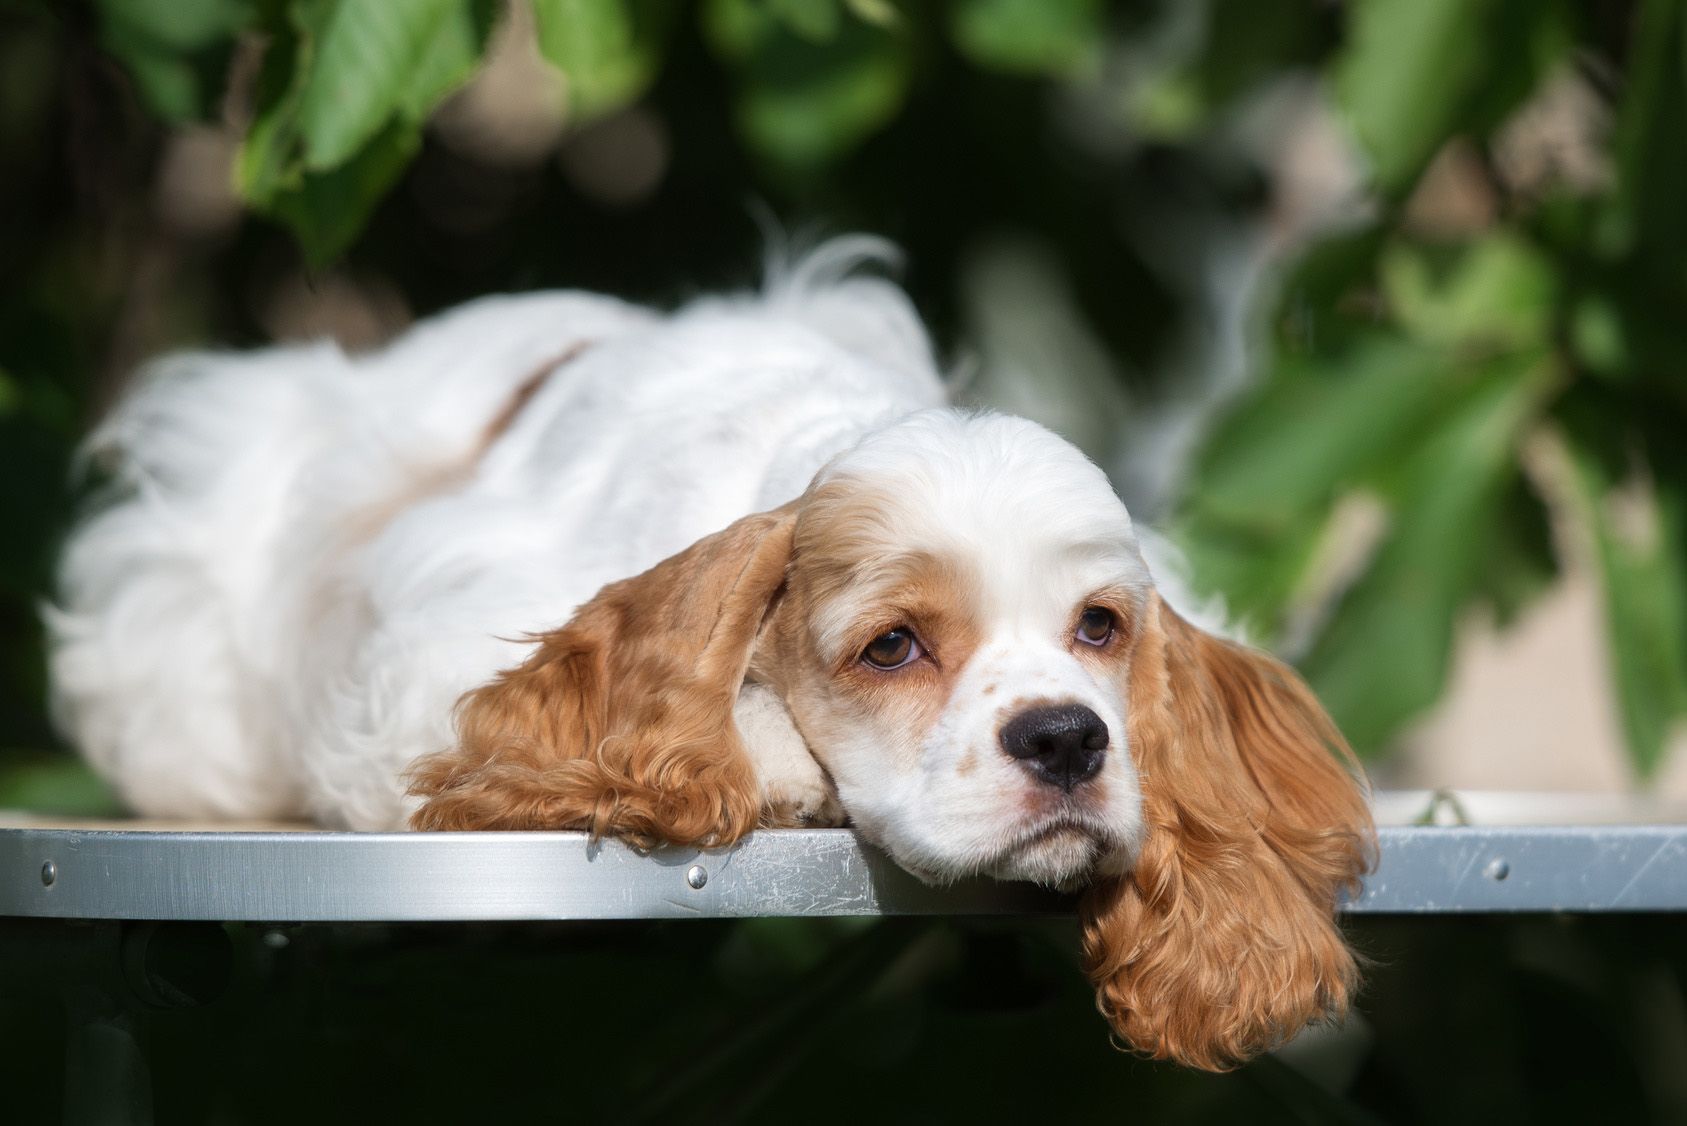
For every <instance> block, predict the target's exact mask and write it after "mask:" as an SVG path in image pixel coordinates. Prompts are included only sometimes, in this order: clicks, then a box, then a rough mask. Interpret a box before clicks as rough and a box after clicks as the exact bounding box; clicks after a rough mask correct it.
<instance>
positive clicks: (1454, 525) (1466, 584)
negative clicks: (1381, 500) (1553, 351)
mask: <svg viewBox="0 0 1687 1126" xmlns="http://www.w3.org/2000/svg"><path fill="white" fill-rule="evenodd" d="M1551 379H1552V376H1551V368H1550V366H1549V364H1548V362H1547V361H1546V360H1545V359H1544V358H1543V356H1542V355H1541V354H1539V353H1524V354H1519V355H1516V356H1512V357H1508V358H1507V359H1505V360H1504V361H1503V362H1494V363H1489V364H1486V365H1484V368H1483V370H1482V371H1481V372H1480V373H1479V375H1478V376H1477V378H1475V379H1474V380H1473V381H1471V382H1470V384H1469V385H1468V388H1467V389H1466V390H1465V391H1464V393H1463V394H1461V395H1460V396H1459V397H1458V398H1457V400H1456V401H1455V402H1453V403H1451V404H1449V405H1448V407H1447V409H1446V411H1445V412H1444V413H1442V414H1441V415H1440V416H1439V417H1438V418H1437V419H1436V423H1435V425H1434V427H1433V428H1432V429H1431V430H1429V431H1428V432H1427V434H1426V437H1425V439H1424V440H1423V441H1422V442H1421V444H1419V445H1418V446H1417V448H1416V449H1414V450H1412V451H1411V452H1410V453H1409V454H1408V455H1407V456H1406V457H1405V458H1404V459H1403V460H1402V461H1401V463H1400V464H1399V465H1398V467H1397V468H1396V470H1395V472H1394V473H1393V474H1392V482H1391V484H1392V493H1391V495H1390V496H1389V497H1388V500H1389V502H1390V513H1389V530H1388V534H1387V536H1386V537H1385V538H1384V540H1383V542H1382V544H1381V546H1380V547H1379V548H1378V550H1377V553H1376V555H1375V557H1374V558H1373V560H1372V561H1371V564H1370V566H1369V568H1368V569H1367V570H1366V572H1365V573H1364V575H1363V576H1362V577H1361V578H1360V579H1359V580H1358V582H1357V583H1356V584H1355V585H1354V586H1353V588H1352V589H1351V590H1350V591H1349V592H1348V593H1347V595H1346V597H1345V598H1344V599H1343V600H1342V602H1341V604H1340V606H1339V607H1338V608H1337V611H1336V614H1335V616H1334V618H1333V619H1332V620H1331V622H1330V623H1329V626H1328V627H1327V628H1326V629H1325V630H1324V631H1323V633H1322V634H1321V636H1320V637H1319V639H1318V641H1317V644H1316V645H1315V646H1314V648H1313V650H1312V652H1311V653H1310V654H1309V655H1308V656H1307V658H1306V660H1305V661H1304V662H1303V668H1304V670H1305V672H1306V674H1307V677H1308V679H1309V680H1310V681H1311V682H1312V684H1313V686H1314V688H1316V689H1317V691H1318V694H1319V698H1320V699H1322V700H1323V701H1324V703H1325V705H1326V706H1327V707H1328V708H1329V709H1330V712H1331V714H1332V715H1333V716H1335V718H1336V720H1337V722H1338V723H1339V724H1340V725H1341V727H1342V730H1343V731H1344V732H1346V733H1347V736H1348V738H1349V739H1350V740H1351V741H1352V743H1353V745H1354V747H1355V748H1356V749H1357V750H1359V751H1360V752H1361V753H1372V752H1375V751H1377V750H1380V749H1381V748H1382V747H1383V746H1385V745H1386V743H1387V740H1388V737H1389V736H1390V735H1392V734H1393V732H1394V731H1395V730H1396V729H1397V728H1398V727H1399V726H1400V725H1401V724H1403V723H1404V722H1406V721H1407V720H1409V719H1411V718H1412V717H1414V716H1416V715H1418V714H1419V713H1420V712H1422V711H1423V710H1424V709H1425V708H1427V707H1428V706H1429V705H1430V704H1431V703H1433V702H1434V700H1435V699H1436V697H1437V696H1439V695H1440V692H1441V688H1442V685H1443V683H1444V682H1445V679H1446V674H1447V663H1448V658H1449V654H1450V651H1451V648H1452V641H1453V628H1454V625H1455V623H1456V621H1457V618H1458V614H1459V611H1460V609H1461V608H1462V607H1463V606H1464V605H1465V603H1466V602H1467V601H1468V599H1469V598H1470V596H1471V594H1472V592H1473V589H1474V587H1475V584H1476V582H1477V578H1478V576H1479V574H1480V562H1481V552H1482V550H1483V548H1484V546H1485V545H1486V544H1487V543H1488V542H1489V540H1490V535H1489V530H1490V529H1491V528H1492V526H1493V524H1494V522H1495V521H1496V520H1497V519H1499V518H1500V514H1499V506H1500V504H1501V502H1502V501H1503V500H1504V499H1505V498H1506V496H1507V493H1508V491H1509V489H1510V488H1511V487H1512V486H1513V483H1514V482H1515V480H1516V476H1517V472H1518V470H1517V466H1516V460H1515V459H1516V452H1517V445H1518V443H1519V442H1520V441H1521V439H1522V436H1523V434H1524V433H1525V431H1526V430H1527V428H1528V426H1529V425H1530V424H1531V423H1532V421H1533V420H1534V418H1535V413H1536V410H1537V409H1538V407H1539V405H1540V402H1541V399H1542V396H1543V395H1544V393H1545V391H1546V390H1547V389H1548V388H1549V387H1550V386H1551Z"/></svg>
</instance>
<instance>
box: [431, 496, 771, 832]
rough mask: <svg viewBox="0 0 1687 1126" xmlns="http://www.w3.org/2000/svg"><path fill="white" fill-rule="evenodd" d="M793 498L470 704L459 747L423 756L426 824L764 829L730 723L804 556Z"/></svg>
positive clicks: (579, 626)
mask: <svg viewBox="0 0 1687 1126" xmlns="http://www.w3.org/2000/svg"><path fill="white" fill-rule="evenodd" d="M794 507H795V506H794V505H787V506H785V507H784V508H781V509H776V510H775V511H773V512H765V513H759V514H757V515H754V516H747V517H745V518H744V519H742V520H739V521H738V522H737V523H735V524H733V525H731V526H730V527H728V528H727V529H725V530H724V531H721V532H717V533H715V534H714V535H711V536H708V537H707V538H705V539H702V540H699V541H698V542H697V543H696V544H693V545H692V546H691V547H689V548H687V549H686V550H684V551H682V552H680V553H679V554H678V555H675V556H673V557H671V558H669V559H666V560H664V561H663V562H661V563H659V564H657V565H656V566H655V567H653V568H651V569H650V570H648V571H646V572H645V573H644V574H642V575H639V576H637V577H636V578H631V579H627V580H624V581H622V582H618V583H612V584H610V585H609V586H606V587H604V588H603V590H602V591H601V592H599V593H598V595H597V597H595V598H593V599H592V600H591V601H590V602H588V603H587V604H586V605H585V606H583V607H582V608H581V609H580V610H579V611H578V612H577V613H576V614H575V615H574V618H573V619H572V620H571V621H569V623H568V624H567V625H565V626H563V627H562V628H561V629H558V630H554V631H552V632H550V633H547V634H543V635H541V636H540V637H539V647H538V649H537V650H535V651H534V653H533V655H532V656H531V657H529V658H528V659H527V661H526V662H525V663H523V664H522V665H521V666H520V667H518V668H515V669H511V670H509V671H507V672H505V673H502V674H501V675H499V677H498V678H497V679H496V680H494V681H492V682H491V683H490V684H486V685H483V686H482V687H480V688H477V689H475V690H474V691H472V692H470V693H468V694H467V695H465V696H464V697H463V699H462V700H461V701H460V702H459V703H458V705H457V739H458V744H457V746H456V748H454V749H452V750H450V751H445V752H443V753H440V754H436V755H432V756H430V757H428V758H425V759H423V760H421V761H420V762H419V763H418V764H417V765H416V766H415V767H414V768H413V769H412V771H411V787H410V792H411V793H412V794H414V795H418V796H420V797H422V798H424V799H426V800H425V802H424V804H423V805H422V807H421V808H420V809H419V810H418V811H417V812H416V813H415V815H414V816H412V817H411V819H410V823H411V825H412V827H414V828H417V829H589V830H591V831H592V832H593V833H594V834H596V835H613V836H617V837H622V838H625V839H628V840H631V841H634V842H635V843H638V844H641V845H645V846H647V847H648V846H652V845H655V844H657V843H662V842H666V843H671V844H694V845H725V844H729V843H731V842H732V841H735V840H737V839H738V838H739V837H741V836H743V835H744V834H745V833H747V832H749V831H750V830H751V829H753V828H754V827H755V825H756V821H757V818H758V816H759V814H760V805H761V799H760V793H759V790H758V788H757V785H756V778H755V771H754V768H753V767H752V765H751V763H750V760H749V758H748V757H747V755H746V753H745V750H744V745H743V742H742V740H741V738H740V736H739V734H738V730H737V728H736V727H735V726H734V724H733V721H732V707H733V702H734V701H735V700H736V699H737V696H738V689H739V685H740V684H741V683H742V681H743V679H744V670H745V666H746V665H747V664H748V662H749V659H750V650H751V647H752V645H753V644H754V641H755V636H756V631H757V629H758V627H759V626H760V625H761V623H762V620H763V618H764V617H765V615H766V613H767V611H768V609H769V607H770V606H771V604H772V602H773V600H774V598H775V596H776V594H777V592H778V590H779V588H780V585H781V583H782V582H783V581H784V574H785V567H786V564H787V563H788V562H789V560H790V557H791V531H792V525H793V524H794Z"/></svg>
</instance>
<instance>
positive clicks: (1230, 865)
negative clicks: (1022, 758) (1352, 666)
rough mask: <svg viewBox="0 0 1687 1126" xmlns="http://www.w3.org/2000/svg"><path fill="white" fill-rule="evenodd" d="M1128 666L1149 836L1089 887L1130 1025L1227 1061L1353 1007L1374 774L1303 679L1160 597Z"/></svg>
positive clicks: (1088, 929)
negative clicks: (1350, 943)
mask: <svg viewBox="0 0 1687 1126" xmlns="http://www.w3.org/2000/svg"><path fill="white" fill-rule="evenodd" d="M1141 627H1142V628H1141V630H1140V636H1139V638H1138V639H1137V640H1138V643H1137V644H1136V645H1135V646H1134V652H1133V654H1132V656H1131V659H1130V662H1129V669H1128V672H1125V673H1124V674H1123V675H1124V676H1125V677H1126V687H1127V689H1128V697H1129V707H1130V744H1131V747H1132V749H1133V751H1134V753H1135V755H1136V761H1137V768H1138V771H1139V773H1140V777H1141V784H1142V794H1143V810H1144V815H1145V818H1146V821H1147V825H1148V836H1147V839H1146V841H1145V843H1144V845H1143V848H1142V852H1141V855H1140V856H1139V858H1138V860H1137V863H1136V866H1135V868H1134V869H1133V870H1132V872H1131V873H1130V874H1129V875H1128V876H1125V877H1122V878H1119V879H1114V880H1109V881H1105V882H1103V883H1101V884H1099V885H1097V886H1096V887H1095V888H1093V889H1092V890H1091V891H1090V892H1089V893H1088V894H1087V895H1086V896H1085V898H1084V900H1083V903H1082V906H1081V915H1082V919H1083V926H1084V961H1085V965H1086V968H1087V970H1088V972H1089V975H1090V978H1091V980H1092V981H1093V982H1094V983H1095V985H1096V989H1097V993H1098V1004H1099V1005H1100V1007H1101V1011H1102V1012H1103V1014H1105V1015H1106V1016H1107V1018H1108V1019H1109V1020H1110V1021H1111V1022H1112V1024H1113V1027H1114V1029H1115V1030H1116V1031H1117V1032H1118V1034H1119V1035H1120V1036H1121V1037H1122V1038H1123V1039H1124V1040H1125V1041H1126V1042H1128V1043H1129V1044H1130V1045H1131V1046H1132V1047H1134V1048H1136V1049H1137V1050H1138V1051H1140V1052H1142V1053H1143V1054H1145V1055H1148V1056H1152V1057H1154V1058H1156V1059H1175V1060H1178V1061H1180V1062H1182V1063H1185V1064H1188V1065H1191V1066H1194V1067H1202V1068H1208V1069H1212V1070H1222V1069H1225V1068H1228V1067H1231V1066H1234V1065H1235V1064H1237V1063H1239V1062H1241V1061H1242V1060H1245V1059H1247V1058H1249V1057H1250V1056H1253V1055H1255V1054H1256V1053H1258V1052H1261V1051H1265V1050H1268V1049H1270V1048H1272V1047H1275V1046H1276V1045H1278V1044H1280V1043H1282V1042H1283V1041H1284V1040H1286V1039H1287V1038H1288V1037H1290V1036H1292V1035H1294V1033H1296V1032H1297V1031H1299V1030H1300V1028H1301V1027H1303V1026H1304V1025H1306V1024H1308V1023H1311V1022H1314V1021H1317V1020H1320V1019H1324V1018H1328V1017H1333V1016H1336V1015H1339V1014H1340V1013H1341V1012H1343V1011H1344V1010H1345V1009H1346V1007H1347V1004H1348V1001H1349V999H1350V997H1351V995H1352V992H1353V989H1354V987H1355V983H1356V978H1357V969H1356V965H1355V961H1354V957H1353V954H1352V952H1351V951H1350V950H1349V949H1348V947H1347V944H1346V942H1345V941H1344V940H1343V938H1342V935H1341V931H1340V930H1339V928H1338V927H1337V925H1336V921H1335V909H1336V903H1337V899H1338V897H1339V895H1340V894H1341V893H1342V892H1343V891H1344V890H1347V891H1350V890H1353V889H1355V888H1357V886H1358V881H1359V878H1360V876H1361V875H1362V874H1363V873H1364V872H1365V871H1366V870H1367V869H1368V868H1369V866H1370V864H1371V863H1372V859H1373V856H1374V850H1375V829H1374V827H1373V826H1372V823H1371V816H1370V811H1369V808H1368V806H1367V803H1366V790H1365V785H1364V782H1363V780H1362V775H1360V773H1359V771H1358V767H1357V764H1356V763H1355V762H1354V760H1353V757H1352V752H1351V751H1350V750H1348V747H1347V744H1346V742H1345V740H1343V739H1342V737H1341V734H1340V732H1338V731H1337V730H1336V729H1335V727H1334V725H1333V724H1332V723H1331V722H1330V719H1329V717H1328V716H1327V715H1325V714H1324V711H1323V709H1322V708H1320V707H1319V705H1318V702H1317V700H1316V699H1315V698H1314V697H1313V696H1312V693H1311V692H1310V691H1309V690H1308V689H1307V687H1306V685H1305V684H1303V683H1302V682H1301V680H1300V678H1299V677H1298V676H1296V675H1295V673H1294V672H1293V671H1292V670H1291V669H1289V668H1288V667H1287V666H1285V665H1283V664H1281V663H1280V662H1278V661H1276V660H1275V659H1274V658H1272V657H1270V656H1269V655H1267V654H1265V653H1261V652H1258V651H1256V650H1252V649H1248V648H1245V647H1243V646H1240V645H1236V644H1233V643H1231V642H1227V641H1223V640H1221V639H1219V638H1216V637H1213V636H1211V635H1209V634H1206V633H1204V632H1202V631H1200V630H1198V629H1196V628H1194V627H1193V626H1190V625H1189V624H1188V623H1186V622H1184V621H1183V620H1182V619H1181V618H1179V617H1177V615H1176V614H1174V613H1173V612H1172V611H1171V610H1170V609H1169V608H1168V607H1166V606H1165V605H1164V604H1163V603H1162V602H1161V601H1160V600H1159V599H1158V597H1156V598H1154V599H1153V600H1152V601H1151V602H1150V604H1149V606H1148V607H1147V608H1146V609H1145V613H1144V617H1143V621H1142V623H1141Z"/></svg>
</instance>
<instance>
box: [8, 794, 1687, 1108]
mask: <svg viewBox="0 0 1687 1126" xmlns="http://www.w3.org/2000/svg"><path fill="white" fill-rule="evenodd" d="M1377 816H1378V821H1379V823H1380V824H1381V826H1382V827H1381V829H1380V837H1381V842H1380V843H1381V859H1380V864H1379V866H1378V868H1377V870H1376V871H1375V872H1374V873H1373V874H1372V875H1371V877H1370V878H1369V879H1368V880H1367V881H1366V883H1365V886H1364V890H1363V891H1362V893H1361V894H1360V895H1359V896H1358V897H1357V898H1355V899H1354V900H1353V901H1352V902H1350V903H1348V904H1347V905H1346V910H1347V911H1349V912H1368V913H1418V914H1448V913H1475V912H1601V911H1612V912H1616V911H1629V912H1635V911H1649V912H1662V911H1682V910H1687V809H1682V808H1678V807H1671V806H1669V805H1667V804H1664V803H1658V802H1650V803H1648V802H1645V801H1639V800H1635V799H1619V798H1605V799H1598V798H1586V797H1580V798H1577V797H1570V798H1566V797H1563V796H1557V797H1546V796H1541V795H1533V796H1530V795H1516V794H1459V795H1450V794H1430V793H1424V792H1413V793H1390V794H1380V795H1378V799H1377ZM1448 821H1451V822H1454V823H1453V824H1446V823H1444V822H1448ZM1071 909H1072V902H1071V900H1070V899H1069V898H1067V897H1063V896H1059V895H1055V894H1053V893H1050V892H1046V891H1043V890H1040V889H1038V888H1035V887H1032V886H1029V885H1026V884H1007V883H993V882H990V881H986V880H974V881H969V882H963V883H959V884H956V885H953V886H950V887H943V888H933V887H927V886H925V885H923V884H921V883H919V882H918V881H917V880H915V879H914V878H913V877H912V876H910V875H908V874H907V873H906V872H904V871H902V870H901V869H900V868H898V867H897V866H896V865H895V864H894V863H892V862H891V861H890V860H889V858H888V857H886V856H885V855H884V854H883V853H881V852H879V851H878V850H876V849H874V848H872V847H871V846H869V845H867V844H865V843H864V842H862V841H861V839H860V838H859V837H857V836H856V835H855V834H854V833H853V832H850V831H847V830H841V829H829V830H809V831H800V830H782V831H776V832H764V833H758V834H754V835H752V836H751V837H750V838H748V839H746V840H745V841H744V842H742V843H741V844H739V845H738V846H737V847H735V848H732V849H729V850H723V851H715V852H699V851H697V850H694V849H672V848H670V849H661V850H657V851H655V852H651V853H648V854H644V853H640V852H637V851H636V850H634V849H631V848H628V847H627V846H625V845H622V844H620V843H618V842H614V841H601V842H592V841H590V840H588V839H587V837H586V835H585V834H583V833H563V832H559V833H332V832H321V831H316V830H311V829H306V828H301V827H296V826H291V827H284V826H267V827H251V826H248V827H230V826H183V825H160V824H144V823H136V822H116V823H104V824H101V823H87V822H84V823H67V822H63V821H53V820H49V819H44V818H39V817H29V816H26V815H3V814H0V940H4V942H3V944H4V947H5V951H6V952H5V953H4V954H0V985H8V981H9V985H10V987H14V988H34V989H40V988H43V987H45V988H49V989H51V990H53V991H55V992H56V993H57V995H58V996H60V997H61V998H62V1000H63V1004H64V1006H65V1014H66V1021H67V1024H66V1030H67V1031H66V1036H67V1040H66V1050H65V1067H66V1071H65V1109H64V1113H65V1120H66V1121H67V1122H72V1123H77V1122H89V1123H93V1122H98V1123H109V1122H135V1123H146V1122H150V1121H151V1120H152V1094H151V1091H152V1078H151V1068H150V1062H149V1057H148V1033H147V1028H148V1017H147V1013H148V1011H149V1010H160V1009H189V1008H195V1007H198V1006H201V1005H204V1004H208V1003H210V1002H213V1001H215V1000H217V999H218V998H219V997H221V996H223V995H224V994H225V993H226V991H227V989H228V985H229V977H230V963H231V956H232V954H231V952H232V945H231V939H230V936H229V933H228V928H226V927H224V926H222V925H221V924H224V923H265V924H294V923H297V924H305V923H410V922H474V921H481V922H490V921H521V920H591V919H674V918H739V917H747V916H762V915H785V916H820V915H929V914H956V915H962V914H964V915H1048V914H1058V913H1062V912H1069V911H1070V910H1071ZM269 938H274V939H277V940H279V941H280V942H283V943H285V942H286V941H287V938H286V935H285V933H283V932H282V931H280V930H275V931H271V932H269V933H268V934H266V940H267V939H269Z"/></svg>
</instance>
